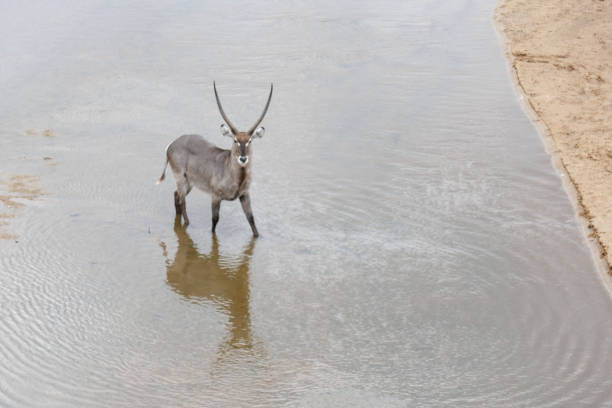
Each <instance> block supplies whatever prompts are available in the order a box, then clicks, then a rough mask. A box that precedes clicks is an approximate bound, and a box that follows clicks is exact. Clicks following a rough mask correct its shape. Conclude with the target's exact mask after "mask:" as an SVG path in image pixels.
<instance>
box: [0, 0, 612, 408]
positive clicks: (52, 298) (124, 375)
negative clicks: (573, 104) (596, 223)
mask: <svg viewBox="0 0 612 408" xmlns="http://www.w3.org/2000/svg"><path fill="white" fill-rule="evenodd" d="M494 6H495V1H492V0H491V1H485V0H475V1H468V0H465V1H461V0H460V1H446V2H442V1H433V0H431V1H426V0H424V1H413V2H384V3H379V2H377V3H371V4H369V3H365V2H364V3H355V2H344V1H341V2H333V3H329V2H319V3H316V4H315V3H312V2H300V1H286V2H276V3H268V4H266V5H261V4H256V3H254V2H250V1H245V2H238V3H236V2H233V3H231V4H230V3H227V2H215V3H211V4H202V2H196V1H184V2H156V3H155V5H151V4H148V3H144V2H143V3H137V2H133V3H130V4H126V3H125V2H123V1H115V2H109V1H103V2H93V1H92V2H87V4H85V2H77V3H74V2H66V3H65V4H63V5H61V4H58V3H57V2H54V3H53V4H47V3H43V2H41V3H28V4H27V5H24V4H21V3H17V2H9V3H6V2H5V3H3V4H2V6H1V8H2V12H1V13H0V50H2V61H1V63H0V93H1V94H2V98H1V99H0V124H1V125H0V141H1V143H2V145H1V149H0V155H1V163H2V166H1V168H0V171H1V173H0V181H2V182H3V183H4V184H0V189H1V190H2V194H3V195H4V196H8V198H6V197H5V198H4V199H3V201H2V203H4V204H6V202H8V201H10V202H18V203H20V205H19V206H18V207H19V208H16V207H15V208H8V209H7V208H5V209H4V210H2V211H3V214H4V213H5V216H4V218H2V220H0V221H3V220H6V221H3V222H6V224H7V225H4V226H3V227H2V228H3V229H2V231H0V232H3V233H4V234H5V235H4V238H5V239H2V240H0V254H1V258H0V271H1V273H0V405H2V406H19V407H21V406H177V407H178V406H211V407H212V406H214V407H236V406H266V407H269V406H295V407H298V406H302V407H332V406H333V407H341V406H347V407H348V406H351V407H353V406H363V407H373V406H377V407H382V406H385V407H391V406H431V407H439V406H453V407H455V406H486V407H489V406H533V407H535V406H537V407H547V406H572V407H577V406H589V407H591V406H612V386H611V385H610V378H612V364H610V359H609V356H610V355H612V343H611V342H610V341H609V339H611V338H612V324H611V323H610V322H611V319H610V318H611V316H612V302H611V301H610V298H609V296H608V295H607V293H606V291H605V289H604V287H603V285H602V284H601V282H600V280H599V278H598V275H597V272H596V270H595V266H594V264H593V262H592V260H591V258H590V254H589V251H588V249H587V247H586V244H585V242H584V240H583V238H582V236H581V234H580V232H579V229H578V226H577V222H576V220H575V217H574V215H573V212H572V208H571V206H570V203H569V201H568V199H567V197H566V194H565V192H564V191H563V189H562V185H561V182H560V179H559V177H558V176H557V175H556V174H555V172H554V170H553V168H552V166H551V164H550V160H549V157H548V156H547V154H546V153H545V151H544V148H543V146H542V143H541V141H540V138H539V136H538V135H537V133H536V131H535V130H534V128H533V126H532V125H531V124H530V123H529V121H528V120H527V118H526V117H525V115H524V114H523V112H522V111H521V109H520V106H519V104H518V102H517V100H516V96H515V94H514V91H513V89H512V85H511V82H510V79H509V75H508V73H507V68H506V65H505V61H504V59H503V55H502V51H501V49H500V44H499V42H498V39H497V37H496V34H495V31H494V27H493V25H492V11H493V8H494ZM213 79H214V80H216V81H217V84H218V85H219V88H220V92H221V94H222V98H223V102H224V107H225V109H226V111H227V113H228V114H229V115H230V117H231V118H232V119H233V120H234V122H235V123H236V124H237V125H238V126H239V127H241V128H246V127H248V126H250V125H251V122H252V121H254V120H255V118H256V117H257V115H258V114H259V113H260V112H261V109H262V106H263V103H264V102H265V98H266V97H267V90H268V86H269V83H270V82H274V84H275V94H274V97H273V100H272V105H271V107H270V110H269V112H268V115H267V117H266V119H265V121H264V125H265V126H266V129H267V133H266V136H265V137H264V138H263V139H261V140H259V139H258V140H256V141H255V143H254V153H253V154H254V156H253V160H254V163H253V166H254V171H255V174H254V183H253V185H252V200H253V209H254V213H255V217H256V221H257V223H258V227H259V230H260V233H261V235H262V236H261V238H260V239H258V240H256V241H253V240H252V239H251V234H250V229H249V226H248V223H247V222H246V220H245V219H244V215H243V214H242V211H241V209H240V205H239V203H238V202H231V203H227V202H225V203H224V204H223V205H222V208H221V221H220V223H219V226H218V228H217V237H216V238H215V239H213V237H211V234H210V233H209V229H210V204H209V198H208V197H207V196H206V195H205V194H202V193H199V192H197V191H196V192H193V193H192V194H191V195H190V196H189V201H188V208H189V209H190V218H191V222H192V224H191V225H190V226H189V228H188V229H184V228H182V227H180V226H175V224H174V206H173V199H172V192H173V189H174V187H173V184H174V182H173V179H172V177H171V176H169V177H168V179H167V180H166V181H165V182H164V183H163V184H162V185H160V186H156V185H155V180H156V179H157V178H158V177H159V175H160V173H161V170H162V166H163V161H164V153H163V151H164V148H165V146H166V145H167V144H168V143H169V142H170V141H171V140H172V139H174V138H175V137H177V136H179V135H180V134H183V133H201V134H203V135H205V136H206V137H207V138H208V139H209V140H211V141H213V142H214V143H217V144H218V145H221V146H226V147H229V145H230V144H231V141H230V140H229V139H227V138H223V137H222V136H221V135H220V134H219V131H218V127H219V125H220V124H221V119H220V117H219V114H218V112H217V108H216V106H215V102H214V97H213V93H212V81H213ZM15 177H17V180H30V181H32V182H36V183H38V184H36V185H35V186H34V187H35V188H36V189H37V190H36V191H37V194H36V195H35V196H23V195H22V196H19V194H16V195H13V196H11V195H10V194H9V193H7V192H6V190H7V185H8V184H6V183H10V182H11V180H15ZM19 177H21V179H20V178H19ZM28 177H29V178H28ZM26 187H27V186H26ZM34 187H31V188H34ZM24 188H25V187H24ZM5 193H6V194H5ZM11 197H12V198H11ZM2 203H0V204H2ZM5 210H6V211H5Z"/></svg>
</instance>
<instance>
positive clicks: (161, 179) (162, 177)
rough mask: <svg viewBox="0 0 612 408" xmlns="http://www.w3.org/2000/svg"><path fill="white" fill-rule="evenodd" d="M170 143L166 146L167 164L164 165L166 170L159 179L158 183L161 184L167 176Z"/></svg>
mask: <svg viewBox="0 0 612 408" xmlns="http://www.w3.org/2000/svg"><path fill="white" fill-rule="evenodd" d="M169 147H170V145H168V146H166V165H165V166H164V171H163V172H162V175H161V177H160V178H159V180H157V184H161V182H162V181H164V179H165V178H166V169H168V148H169Z"/></svg>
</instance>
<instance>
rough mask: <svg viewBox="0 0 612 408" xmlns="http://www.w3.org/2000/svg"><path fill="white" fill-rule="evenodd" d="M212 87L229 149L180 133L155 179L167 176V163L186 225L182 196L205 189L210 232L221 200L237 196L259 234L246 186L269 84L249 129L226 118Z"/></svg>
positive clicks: (255, 232) (249, 179)
mask: <svg viewBox="0 0 612 408" xmlns="http://www.w3.org/2000/svg"><path fill="white" fill-rule="evenodd" d="M214 89H215V97H216V99H217V106H218V107H219V111H220V113H221V116H222V117H223V120H225V122H226V123H227V124H228V126H229V131H228V129H227V128H226V127H224V126H222V127H221V132H222V133H223V134H224V135H226V136H231V137H232V138H233V140H234V143H233V145H232V148H231V149H229V150H228V149H221V148H219V147H217V146H215V145H213V144H211V143H209V142H207V141H206V140H205V139H204V138H203V137H202V136H199V135H183V136H181V137H179V138H178V139H176V140H175V141H174V142H172V143H170V145H169V146H168V147H167V148H166V165H165V166H164V171H163V173H162V175H161V177H160V179H159V181H158V182H157V183H158V184H159V183H161V182H162V181H163V180H164V178H165V176H166V169H167V167H168V164H170V168H171V169H172V173H173V174H174V181H175V182H176V191H175V192H174V205H175V208H176V215H182V216H183V221H184V223H185V225H189V217H188V216H187V208H186V202H185V199H186V197H187V194H189V192H190V191H191V189H192V188H193V187H197V188H198V189H200V190H202V191H205V192H207V193H209V194H210V196H211V209H212V232H213V233H214V232H215V228H216V227H217V222H218V221H219V207H220V206H221V201H223V200H227V201H233V200H235V199H236V198H240V204H241V205H242V210H243V211H244V214H245V215H246V218H247V220H248V222H249V225H250V226H251V230H252V231H253V235H254V236H255V237H257V236H259V233H258V232H257V227H255V219H254V217H253V211H252V210H251V198H250V195H249V187H250V185H251V165H252V160H250V159H249V158H250V156H251V144H252V139H253V138H256V137H262V136H263V134H264V129H263V128H262V127H259V128H256V126H257V125H258V124H259V123H260V122H261V121H262V120H263V118H264V116H265V114H266V112H267V110H268V106H269V105H270V100H271V99H272V87H270V95H269V96H268V102H267V103H266V107H265V108H264V111H263V113H262V114H261V116H260V118H259V119H258V120H257V122H256V123H255V126H253V127H252V128H251V129H249V131H247V132H240V131H238V130H237V129H236V128H235V127H234V126H233V125H232V124H231V122H230V121H229V119H228V118H227V116H226V115H225V113H224V112H223V108H222V107H221V102H220V101H219V97H218V95H217V89H216V87H215V88H214Z"/></svg>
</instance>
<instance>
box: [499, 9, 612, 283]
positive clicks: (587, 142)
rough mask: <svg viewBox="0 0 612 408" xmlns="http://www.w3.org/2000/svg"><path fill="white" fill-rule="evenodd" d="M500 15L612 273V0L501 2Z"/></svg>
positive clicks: (524, 81) (510, 52)
mask: <svg viewBox="0 0 612 408" xmlns="http://www.w3.org/2000/svg"><path fill="white" fill-rule="evenodd" d="M495 17H496V20H497V22H498V23H499V27H500V29H501V31H502V34H503V35H504V36H505V41H506V47H507V49H506V51H507V56H508V58H510V61H511V62H512V66H513V69H514V71H515V75H516V79H517V82H518V84H519V85H520V87H521V88H522V90H523V91H524V93H525V95H526V97H527V99H528V103H529V105H530V107H531V109H533V111H534V112H535V114H536V115H537V116H538V117H539V118H540V119H541V120H542V122H543V123H544V125H545V127H546V132H547V133H548V136H549V137H550V139H551V140H552V143H549V144H552V146H549V148H550V149H551V150H552V151H551V153H552V154H553V155H556V156H557V157H558V158H559V160H560V163H561V166H562V167H563V168H564V169H565V171H566V172H567V174H568V176H569V178H570V180H571V181H572V183H573V184H574V187H575V189H576V195H577V197H576V198H577V200H578V202H579V204H580V205H581V207H582V208H583V214H582V215H583V216H584V217H586V219H587V223H588V228H589V231H590V235H591V236H592V237H594V238H595V239H596V240H597V241H598V242H599V246H600V248H601V256H602V258H603V260H604V261H606V262H607V268H608V271H609V272H610V273H611V274H612V1H610V0H605V1H604V0H542V1H531V0H501V1H500V3H499V5H498V7H497V10H496V16H495Z"/></svg>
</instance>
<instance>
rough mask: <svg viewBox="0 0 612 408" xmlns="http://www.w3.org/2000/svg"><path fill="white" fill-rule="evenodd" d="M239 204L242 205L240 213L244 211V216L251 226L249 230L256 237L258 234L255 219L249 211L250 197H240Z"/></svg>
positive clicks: (246, 195)
mask: <svg viewBox="0 0 612 408" xmlns="http://www.w3.org/2000/svg"><path fill="white" fill-rule="evenodd" d="M240 204H242V211H244V215H246V217H247V220H248V221H249V224H250V225H251V229H252V230H253V236H254V237H258V236H259V232H257V227H256V226H255V219H254V218H253V211H251V197H250V196H249V195H248V194H243V195H241V196H240Z"/></svg>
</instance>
